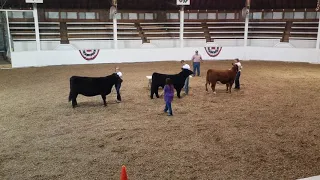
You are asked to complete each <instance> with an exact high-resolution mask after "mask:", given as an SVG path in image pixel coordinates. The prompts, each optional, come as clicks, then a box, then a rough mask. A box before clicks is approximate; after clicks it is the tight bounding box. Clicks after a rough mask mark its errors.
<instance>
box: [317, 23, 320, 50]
mask: <svg viewBox="0 0 320 180" xmlns="http://www.w3.org/2000/svg"><path fill="white" fill-rule="evenodd" d="M319 43H320V18H319V24H318V35H317V44H316V49H319Z"/></svg>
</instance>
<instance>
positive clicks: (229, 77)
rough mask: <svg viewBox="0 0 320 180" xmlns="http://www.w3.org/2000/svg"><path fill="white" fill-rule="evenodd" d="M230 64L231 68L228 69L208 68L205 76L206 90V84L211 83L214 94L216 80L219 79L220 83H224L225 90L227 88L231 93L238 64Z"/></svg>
mask: <svg viewBox="0 0 320 180" xmlns="http://www.w3.org/2000/svg"><path fill="white" fill-rule="evenodd" d="M232 65H233V66H232V68H231V69H229V70H216V69H209V70H208V71H207V77H206V91H208V87H207V85H208V84H209V85H210V84H211V89H212V91H213V93H214V94H216V83H217V81H220V82H221V83H222V84H226V86H227V92H228V90H229V92H230V93H231V88H232V85H233V83H234V79H235V77H236V74H237V72H238V66H237V65H235V64H233V63H232Z"/></svg>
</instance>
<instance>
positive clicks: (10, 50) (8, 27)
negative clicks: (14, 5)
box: [6, 11, 12, 56]
mask: <svg viewBox="0 0 320 180" xmlns="http://www.w3.org/2000/svg"><path fill="white" fill-rule="evenodd" d="M6 21H7V30H8V34H7V35H8V44H9V52H10V56H11V52H12V45H11V35H10V26H9V16H8V11H6Z"/></svg>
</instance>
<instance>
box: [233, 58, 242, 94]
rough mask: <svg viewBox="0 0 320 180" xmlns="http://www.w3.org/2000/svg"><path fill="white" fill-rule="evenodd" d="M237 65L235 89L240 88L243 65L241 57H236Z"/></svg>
mask: <svg viewBox="0 0 320 180" xmlns="http://www.w3.org/2000/svg"><path fill="white" fill-rule="evenodd" d="M235 65H237V66H238V72H237V75H236V78H235V80H234V84H235V87H234V88H235V89H240V76H241V69H242V66H241V63H240V60H239V59H235Z"/></svg>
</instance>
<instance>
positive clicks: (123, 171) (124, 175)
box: [120, 165, 128, 180]
mask: <svg viewBox="0 0 320 180" xmlns="http://www.w3.org/2000/svg"><path fill="white" fill-rule="evenodd" d="M120 180H128V176H127V170H126V167H125V166H124V165H123V166H122V168H121V175H120Z"/></svg>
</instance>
